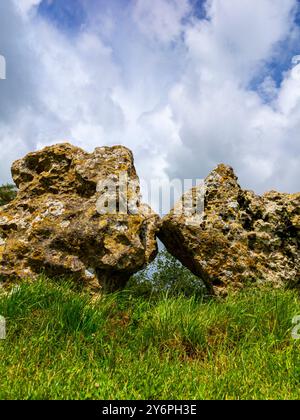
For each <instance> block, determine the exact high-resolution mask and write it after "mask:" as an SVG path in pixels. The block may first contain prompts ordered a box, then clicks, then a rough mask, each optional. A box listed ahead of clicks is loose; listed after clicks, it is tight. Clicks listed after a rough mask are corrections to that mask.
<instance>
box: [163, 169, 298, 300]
mask: <svg viewBox="0 0 300 420" xmlns="http://www.w3.org/2000/svg"><path fill="white" fill-rule="evenodd" d="M201 191H202V194H203V197H202V198H203V200H204V211H203V212H202V213H200V214H194V215H192V214H191V213H190V212H188V213H187V214H184V213H183V214H176V212H174V209H173V210H172V211H171V212H170V213H169V214H168V215H167V216H166V217H165V218H164V219H163V220H162V227H161V231H160V234H159V237H160V239H161V240H162V242H163V243H164V244H165V246H166V247H167V249H168V251H169V252H170V253H172V254H173V255H174V256H175V257H177V258H178V259H179V260H180V261H181V262H182V263H183V264H184V265H186V266H187V267H188V268H189V269H190V270H191V271H192V272H193V273H194V274H196V275H198V276H199V277H201V278H202V279H203V280H204V281H205V283H206V284H207V285H208V287H210V288H212V289H213V290H214V291H215V292H216V293H219V294H223V293H227V290H228V288H231V287H232V288H240V287H243V285H245V284H248V283H249V282H256V283H260V282H270V283H272V284H273V285H274V286H278V287H279V286H283V285H288V286H293V285H298V284H299V283H300V252H299V244H300V193H296V194H284V193H278V192H275V191H271V192H268V193H266V194H264V195H263V196H257V195H255V194H254V193H253V192H251V191H246V190H242V189H241V187H240V186H239V184H238V182H237V177H236V176H235V174H234V172H233V169H232V168H231V167H229V166H226V165H223V164H221V165H219V166H218V167H217V168H216V169H215V170H214V171H212V172H211V173H210V174H209V175H208V177H207V178H206V179H205V182H204V187H203V188H202V190H201ZM193 192H194V193H196V192H197V191H195V188H194V189H192V190H191V191H190V192H189V194H191V193H193ZM177 206H178V204H177ZM175 208H176V207H175Z"/></svg>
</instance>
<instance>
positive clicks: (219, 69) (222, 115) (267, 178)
mask: <svg viewBox="0 0 300 420" xmlns="http://www.w3.org/2000/svg"><path fill="white" fill-rule="evenodd" d="M0 54H1V55H2V56H3V57H4V58H5V61H6V79H5V80H0V148H1V149H0V183H3V182H8V181H10V167H11V164H12V162H13V161H14V160H16V159H18V158H20V157H22V156H24V155H25V154H26V153H28V152H30V151H33V150H37V149H40V148H42V147H44V146H46V145H50V144H54V143H57V142H62V141H69V142H71V143H73V144H74V145H77V146H80V147H82V148H84V149H85V150H87V151H92V150H93V149H94V148H95V147H99V146H103V145H114V144H122V145H125V146H127V147H129V148H130V149H131V150H132V151H133V153H134V156H135V164H136V168H137V170H138V174H139V175H140V177H141V178H142V179H145V180H147V181H150V180H152V181H153V180H157V181H158V182H162V183H166V182H168V181H169V180H173V179H174V178H179V179H189V178H197V179H199V178H203V177H205V176H206V175H208V173H209V172H210V171H211V170H212V169H213V168H214V167H215V166H216V165H217V164H219V163H225V164H229V165H231V166H232V167H233V168H234V170H235V172H236V174H237V175H238V176H239V180H240V184H241V186H242V187H244V188H249V189H252V190H255V191H256V192H257V193H263V192H265V191H267V190H271V189H275V190H279V191H283V192H290V193H292V192H296V191H299V190H300V188H299V179H300V165H299V163H300V142H299V136H300V59H299V57H300V3H299V1H298V0H284V1H283V0H6V1H1V2H0Z"/></svg>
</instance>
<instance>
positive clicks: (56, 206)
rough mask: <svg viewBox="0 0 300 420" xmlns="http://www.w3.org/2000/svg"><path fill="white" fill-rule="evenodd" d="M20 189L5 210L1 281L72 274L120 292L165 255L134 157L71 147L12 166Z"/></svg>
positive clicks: (0, 210) (117, 150) (1, 211)
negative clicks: (144, 200) (159, 252)
mask: <svg viewBox="0 0 300 420" xmlns="http://www.w3.org/2000/svg"><path fill="white" fill-rule="evenodd" d="M12 175H13V179H14V182H15V183H16V185H17V187H18V189H19V191H18V194H17V197H16V198H15V199H14V200H13V201H12V202H11V203H9V204H8V205H6V206H3V207H0V279H1V281H2V282H6V281H8V280H13V279H23V278H35V277H36V276H37V275H38V274H40V273H45V274H46V275H47V276H48V277H58V276H64V277H66V278H71V279H73V280H75V281H78V282H80V283H83V284H84V285H87V286H90V287H92V288H93V289H96V290H97V289H100V288H103V289H104V290H108V291H114V290H117V289H120V288H122V287H124V286H125V284H126V282H127V280H128V278H129V277H130V276H131V275H132V274H133V273H135V272H136V271H138V270H140V269H142V268H144V267H145V266H146V265H147V264H148V263H149V262H151V261H152V260H153V259H154V258H155V256H156V253H157V243H156V231H157V227H158V223H159V218H158V216H157V215H156V214H154V213H153V211H152V210H151V209H150V208H149V207H148V206H146V205H144V204H142V203H141V200H140V193H139V179H138V177H137V174H136V171H135V168H134V163H133V156H132V153H131V152H130V151H129V150H128V149H127V148H125V147H122V146H114V147H100V148H96V149H95V151H94V152H93V153H86V152H85V151H83V150H82V149H80V148H77V147H74V146H72V145H70V144H68V143H66V144H58V145H54V146H50V147H46V148H44V149H43V150H41V151H37V152H34V153H29V154H28V155H27V156H25V157H24V158H23V159H21V160H18V161H16V162H15V163H14V164H13V166H12Z"/></svg>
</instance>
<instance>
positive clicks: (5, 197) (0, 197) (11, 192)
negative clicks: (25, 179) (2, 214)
mask: <svg viewBox="0 0 300 420" xmlns="http://www.w3.org/2000/svg"><path fill="white" fill-rule="evenodd" d="M16 195H17V187H16V186H15V185H13V184H5V185H1V186H0V206H4V205H5V204H8V203H9V202H10V201H12V200H13V199H14V198H15V197H16Z"/></svg>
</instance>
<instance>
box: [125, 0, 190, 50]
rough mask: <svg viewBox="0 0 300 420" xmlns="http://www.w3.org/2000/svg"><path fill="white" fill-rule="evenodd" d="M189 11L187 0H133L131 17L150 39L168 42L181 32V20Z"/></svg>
mask: <svg viewBox="0 0 300 420" xmlns="http://www.w3.org/2000/svg"><path fill="white" fill-rule="evenodd" d="M190 11H191V5H190V3H189V1H188V0H135V5H134V8H133V18H134V21H135V23H136V24H137V25H138V27H139V29H140V30H141V31H142V32H143V33H144V34H145V35H146V36H147V37H149V38H150V39H153V38H154V39H156V40H158V41H162V42H170V41H172V40H175V39H176V37H178V36H179V35H180V33H181V32H183V30H184V25H183V22H182V20H183V19H184V18H185V17H187V15H188V14H189V13H190Z"/></svg>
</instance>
